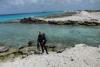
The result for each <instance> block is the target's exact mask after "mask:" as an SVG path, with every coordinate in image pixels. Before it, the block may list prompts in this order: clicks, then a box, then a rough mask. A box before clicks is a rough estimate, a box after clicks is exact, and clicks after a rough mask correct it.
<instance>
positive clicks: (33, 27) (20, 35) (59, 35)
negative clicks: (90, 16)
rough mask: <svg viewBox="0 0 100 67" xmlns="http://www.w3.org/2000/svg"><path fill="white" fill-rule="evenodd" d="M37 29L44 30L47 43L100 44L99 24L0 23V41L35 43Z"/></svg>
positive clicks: (13, 44)
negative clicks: (31, 41) (32, 41)
mask: <svg viewBox="0 0 100 67" xmlns="http://www.w3.org/2000/svg"><path fill="white" fill-rule="evenodd" d="M38 31H41V32H45V33H46V37H47V40H48V41H47V44H48V45H57V46H71V45H73V44H80V43H84V44H88V45H92V46H96V45H100V26H88V27H87V26H66V25H49V24H20V23H19V24H17V23H16V24H0V42H1V43H4V44H5V45H8V46H12V47H20V46H22V45H26V44H27V42H28V41H30V40H34V41H35V43H36V40H37V36H38Z"/></svg>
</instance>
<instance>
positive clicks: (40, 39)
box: [37, 34, 48, 54]
mask: <svg viewBox="0 0 100 67" xmlns="http://www.w3.org/2000/svg"><path fill="white" fill-rule="evenodd" d="M37 41H38V44H37V48H38V49H39V45H40V46H41V49H42V53H44V50H45V51H46V53H47V54H48V51H47V48H46V46H45V44H46V41H47V40H46V37H45V34H39V35H38V40H37Z"/></svg>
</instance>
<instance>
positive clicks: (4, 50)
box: [0, 46, 9, 53]
mask: <svg viewBox="0 0 100 67" xmlns="http://www.w3.org/2000/svg"><path fill="white" fill-rule="evenodd" d="M8 50H9V47H6V46H0V53H2V52H7V51H8Z"/></svg>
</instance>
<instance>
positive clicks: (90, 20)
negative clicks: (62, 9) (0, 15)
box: [6, 11, 100, 26]
mask: <svg viewBox="0 0 100 67" xmlns="http://www.w3.org/2000/svg"><path fill="white" fill-rule="evenodd" d="M6 22H7V23H24V24H54V25H85V26H100V12H86V11H80V12H72V13H69V14H68V13H62V14H58V15H52V16H47V17H46V16H44V17H29V18H23V19H17V20H11V21H6Z"/></svg>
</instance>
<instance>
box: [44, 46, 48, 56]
mask: <svg viewBox="0 0 100 67" xmlns="http://www.w3.org/2000/svg"><path fill="white" fill-rule="evenodd" d="M44 49H45V51H46V53H47V54H48V50H47V47H46V46H45V45H44Z"/></svg>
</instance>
